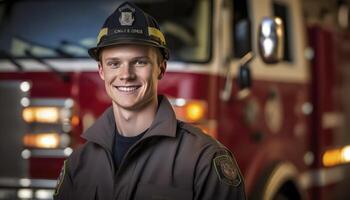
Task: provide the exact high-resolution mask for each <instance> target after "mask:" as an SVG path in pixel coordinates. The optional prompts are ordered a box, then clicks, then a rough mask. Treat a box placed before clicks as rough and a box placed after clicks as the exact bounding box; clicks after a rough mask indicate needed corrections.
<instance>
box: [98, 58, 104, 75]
mask: <svg viewBox="0 0 350 200" xmlns="http://www.w3.org/2000/svg"><path fill="white" fill-rule="evenodd" d="M98 74H99V75H100V78H101V79H102V80H105V74H104V72H103V66H102V62H101V61H99V62H98Z"/></svg>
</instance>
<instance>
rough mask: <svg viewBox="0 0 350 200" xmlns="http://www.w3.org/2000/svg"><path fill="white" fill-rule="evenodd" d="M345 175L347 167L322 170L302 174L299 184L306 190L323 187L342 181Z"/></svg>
mask: <svg viewBox="0 0 350 200" xmlns="http://www.w3.org/2000/svg"><path fill="white" fill-rule="evenodd" d="M345 174H346V173H345V165H343V166H337V167H333V168H322V169H318V170H312V171H307V172H305V173H303V174H301V175H300V177H299V182H300V184H301V187H303V188H304V189H308V188H311V187H315V186H316V187H322V186H326V185H330V184H333V183H337V182H340V181H342V180H343V179H344V177H345Z"/></svg>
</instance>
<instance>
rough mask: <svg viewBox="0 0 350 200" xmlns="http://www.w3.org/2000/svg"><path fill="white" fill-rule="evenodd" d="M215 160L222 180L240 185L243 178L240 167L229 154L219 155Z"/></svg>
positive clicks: (216, 168)
mask: <svg viewBox="0 0 350 200" xmlns="http://www.w3.org/2000/svg"><path fill="white" fill-rule="evenodd" d="M213 162H214V166H215V171H216V174H217V175H218V177H219V179H220V181H222V182H224V183H226V184H228V185H232V186H234V187H237V186H239V184H240V183H241V182H242V180H241V177H240V175H239V171H238V167H237V165H236V162H234V161H233V160H232V158H231V157H230V156H229V155H220V156H217V157H215V158H214V160H213Z"/></svg>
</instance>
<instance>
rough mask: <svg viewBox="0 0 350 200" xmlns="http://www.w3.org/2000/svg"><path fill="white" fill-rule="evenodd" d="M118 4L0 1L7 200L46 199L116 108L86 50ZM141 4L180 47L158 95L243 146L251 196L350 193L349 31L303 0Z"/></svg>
mask: <svg viewBox="0 0 350 200" xmlns="http://www.w3.org/2000/svg"><path fill="white" fill-rule="evenodd" d="M120 3H121V2H118V1H108V0H104V1H87V0H84V1H83V0H76V1H58V0H50V1H49V0H43V1H35V0H12V1H6V0H4V1H0V110H1V112H0V127H1V128H0V142H1V145H0V156H1V157H0V158H1V164H0V199H51V197H52V194H53V191H54V188H55V185H56V178H57V177H58V175H59V171H60V168H61V166H62V164H63V161H64V160H65V159H66V158H67V157H68V156H69V155H70V154H71V153H72V151H74V149H75V148H76V147H77V146H79V145H81V144H83V143H84V141H83V139H81V138H80V135H81V133H82V132H83V131H84V130H86V129H87V128H88V127H89V126H91V125H92V123H94V121H95V120H96V119H97V118H98V116H99V115H100V114H101V113H102V112H103V111H104V110H105V109H106V108H107V107H108V106H110V105H111V100H110V99H109V97H108V96H107V94H106V93H105V88H104V84H103V81H102V80H100V78H99V76H98V73H97V63H96V62H95V61H93V60H92V59H90V58H88V55H87V49H88V48H90V47H92V46H94V45H95V42H96V35H97V31H98V30H99V28H100V27H99V26H100V25H101V24H102V23H103V21H104V19H105V18H106V16H108V15H109V14H110V13H112V12H113V11H114V9H115V8H116V7H117V6H118V5H119V4H120ZM135 3H136V4H137V5H139V6H140V7H142V8H143V9H144V10H145V11H147V12H148V13H150V14H151V15H152V16H154V17H155V18H157V19H159V21H160V26H161V29H162V31H163V32H164V33H165V37H166V40H167V44H168V46H169V48H170V49H171V59H170V60H169V61H168V67H167V73H166V75H165V77H164V78H163V80H161V82H160V85H159V93H162V94H165V95H167V96H168V97H169V99H170V101H171V103H172V105H173V107H174V109H175V111H176V114H177V117H178V118H179V119H181V120H184V121H187V122H190V123H193V124H194V125H196V126H198V127H200V128H201V129H203V130H204V132H205V133H207V134H209V135H211V136H213V137H215V138H217V139H218V140H219V141H220V142H221V143H223V144H224V145H225V146H227V147H228V148H229V150H231V151H232V152H233V153H234V155H235V157H236V159H237V161H238V164H239V166H240V168H241V171H242V174H243V176H244V179H245V189H246V192H247V196H248V198H249V199H261V200H271V199H276V200H285V199H293V200H294V199H350V195H349V193H350V192H347V190H348V189H347V187H348V185H349V183H350V177H349V176H350V170H349V165H348V163H349V162H350V135H349V130H350V125H349V123H347V122H349V117H350V104H349V102H350V99H349V95H348V94H347V91H350V90H349V89H350V70H349V64H350V58H349V56H348V55H350V54H349V53H350V49H349V45H350V34H349V32H348V31H346V30H342V29H338V28H335V27H333V26H330V27H326V26H323V25H322V24H317V23H316V24H312V25H306V23H305V19H304V18H303V11H302V5H301V2H300V1H297V0H177V1H166V0H152V1H147V0H138V1H135ZM345 13H346V12H345ZM343 14H344V12H343ZM101 173H103V172H101Z"/></svg>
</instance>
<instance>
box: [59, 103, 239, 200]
mask: <svg viewBox="0 0 350 200" xmlns="http://www.w3.org/2000/svg"><path fill="white" fill-rule="evenodd" d="M160 99H161V100H160V105H159V108H158V111H157V114H156V117H155V120H154V122H153V123H152V125H151V126H150V128H149V129H148V131H147V132H146V133H145V134H144V136H143V137H142V138H141V139H140V140H139V141H138V142H136V143H135V144H134V145H133V146H132V147H130V149H129V150H128V152H127V153H126V154H125V156H124V158H123V160H122V162H121V164H120V166H119V167H116V166H114V162H113V156H112V150H113V144H114V143H113V140H114V137H115V136H114V134H115V128H116V127H115V120H114V115H113V109H112V108H109V109H107V110H106V111H105V113H104V114H103V115H102V116H101V117H100V118H99V119H98V120H97V121H96V122H95V124H94V125H93V126H92V127H91V128H90V129H88V130H87V131H86V132H85V133H84V134H83V137H84V138H85V139H86V140H87V142H86V143H85V144H84V145H83V146H82V147H80V148H77V149H76V150H75V151H74V152H73V154H72V155H71V156H70V157H69V158H68V159H67V160H66V161H65V163H64V166H63V167H62V171H61V175H60V177H59V179H58V183H57V187H56V191H55V195H54V199H60V200H66V199H74V200H77V199H82V200H89V199H100V200H112V199H118V200H119V199H120V200H129V199H142V200H151V199H157V200H161V199H162V200H165V199H169V200H170V199H173V200H187V199H198V200H199V199H208V200H209V199H210V200H213V199H215V200H221V199H230V200H235V199H245V193H244V184H243V178H242V176H241V174H240V171H239V169H238V166H237V164H236V161H235V160H234V158H233V157H232V155H231V154H230V152H229V151H227V150H226V148H225V147H223V146H222V145H221V144H219V143H218V142H217V141H216V140H214V139H212V138H211V137H210V136H208V135H205V134H203V133H202V132H201V131H200V130H199V129H197V128H194V127H193V126H191V125H188V124H186V123H183V122H180V121H178V120H176V117H175V114H174V112H173V110H172V107H171V105H170V103H169V102H168V100H167V99H166V98H165V97H160Z"/></svg>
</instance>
